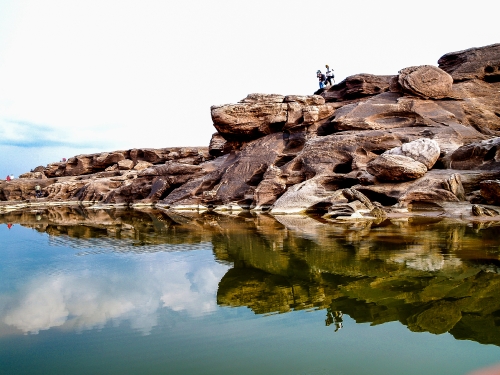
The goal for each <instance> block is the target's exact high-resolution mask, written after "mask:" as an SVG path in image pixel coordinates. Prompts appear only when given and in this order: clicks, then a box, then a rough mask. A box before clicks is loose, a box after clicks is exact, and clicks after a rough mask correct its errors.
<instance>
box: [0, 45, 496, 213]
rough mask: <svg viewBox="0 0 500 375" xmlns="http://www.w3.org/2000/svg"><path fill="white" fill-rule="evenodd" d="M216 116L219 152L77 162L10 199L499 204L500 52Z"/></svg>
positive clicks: (14, 189)
mask: <svg viewBox="0 0 500 375" xmlns="http://www.w3.org/2000/svg"><path fill="white" fill-rule="evenodd" d="M211 114H212V120H213V125H214V127H215V128H216V130H217V132H216V133H215V134H214V135H213V136H212V140H211V141H210V145H209V147H208V148H170V149H160V150H153V149H147V150H137V149H134V150H128V151H116V152H111V153H102V154H95V155H79V156H76V157H74V158H71V159H69V160H68V161H66V162H63V163H54V164H50V165H48V166H47V167H37V168H35V169H34V170H33V171H32V172H30V173H26V174H24V175H22V176H20V179H17V180H14V181H9V182H6V181H5V182H4V181H2V182H0V200H4V201H20V200H33V199H34V190H33V188H34V186H35V185H36V184H39V185H41V186H42V187H43V192H44V198H41V200H42V201H43V200H45V201H49V202H50V201H78V202H87V203H89V204H100V205H102V204H111V205H120V204H127V205H131V204H135V205H139V204H148V205H156V206H157V207H169V208H175V209H214V210H236V209H238V210H240V209H250V210H269V211H270V212H271V213H274V214H287V213H301V212H307V211H319V212H322V213H324V214H325V217H333V218H342V217H345V216H346V215H347V217H358V216H359V217H373V216H377V215H380V212H383V211H384V208H385V207H394V206H395V205H396V206H397V207H403V208H410V209H411V207H417V206H418V205H419V204H426V203H432V204H437V205H439V202H469V203H471V204H476V205H477V204H488V205H500V196H499V194H498V192H499V191H500V181H499V178H500V44H493V45H489V46H485V47H481V48H471V49H468V50H464V51H459V52H453V53H448V54H446V55H444V56H442V57H441V58H440V59H439V60H438V67H436V66H430V65H424V66H415V67H408V68H404V69H402V70H400V71H399V74H397V75H394V76H375V75H370V74H358V75H354V76H350V77H347V78H346V79H345V80H344V81H342V82H340V83H339V84H337V85H334V86H331V87H327V88H324V89H320V90H318V91H317V92H316V93H315V94H314V95H309V96H299V95H288V96H284V95H277V94H250V95H248V96H247V97H246V98H245V99H243V100H241V101H240V102H239V103H236V104H227V105H218V106H212V108H211ZM491 209H492V210H493V211H495V209H494V208H491ZM486 211H488V210H486ZM475 212H481V210H478V209H476V210H475ZM483 212H484V210H483ZM488 212H490V211H488Z"/></svg>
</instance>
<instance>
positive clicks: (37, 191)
mask: <svg viewBox="0 0 500 375" xmlns="http://www.w3.org/2000/svg"><path fill="white" fill-rule="evenodd" d="M35 196H36V197H37V198H41V197H42V188H41V187H40V185H36V186H35Z"/></svg>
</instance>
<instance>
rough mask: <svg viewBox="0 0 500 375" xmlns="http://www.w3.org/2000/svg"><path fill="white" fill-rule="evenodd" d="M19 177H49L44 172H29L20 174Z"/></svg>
mask: <svg viewBox="0 0 500 375" xmlns="http://www.w3.org/2000/svg"><path fill="white" fill-rule="evenodd" d="M19 178H30V179H37V180H38V179H43V178H47V176H45V174H44V173H43V172H28V173H23V174H21V175H19Z"/></svg>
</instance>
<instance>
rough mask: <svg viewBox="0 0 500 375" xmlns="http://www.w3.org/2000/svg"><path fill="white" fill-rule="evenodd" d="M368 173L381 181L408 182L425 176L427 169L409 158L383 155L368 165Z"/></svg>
mask: <svg viewBox="0 0 500 375" xmlns="http://www.w3.org/2000/svg"><path fill="white" fill-rule="evenodd" d="M367 171H368V172H369V173H371V174H372V175H374V176H375V177H377V179H379V180H381V181H408V180H415V179H417V178H420V177H422V176H423V175H425V173H426V172H427V167H426V166H425V165H424V164H422V163H420V162H419V161H416V160H414V159H412V158H410V157H408V156H403V155H391V154H382V155H380V156H379V157H377V158H375V159H374V160H372V161H371V162H369V163H368V165H367Z"/></svg>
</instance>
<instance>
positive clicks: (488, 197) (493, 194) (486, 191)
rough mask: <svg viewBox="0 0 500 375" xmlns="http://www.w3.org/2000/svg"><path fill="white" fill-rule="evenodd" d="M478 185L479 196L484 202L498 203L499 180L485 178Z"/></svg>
mask: <svg viewBox="0 0 500 375" xmlns="http://www.w3.org/2000/svg"><path fill="white" fill-rule="evenodd" d="M480 186H481V196H482V197H483V198H484V200H485V201H486V203H488V204H494V205H497V206H498V205H500V180H485V181H482V182H481V185H480Z"/></svg>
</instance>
